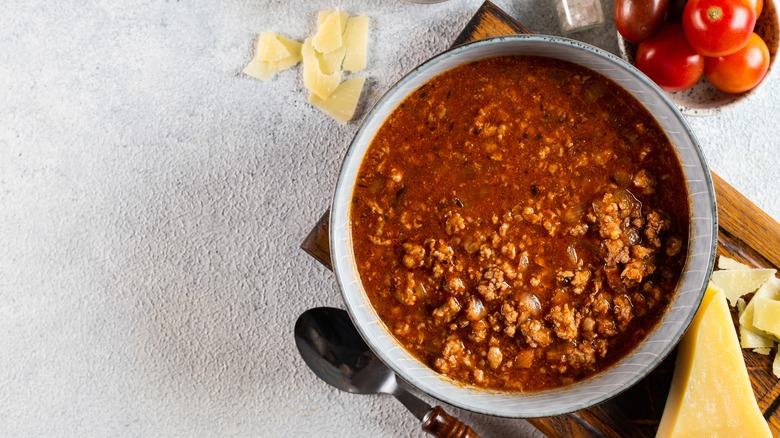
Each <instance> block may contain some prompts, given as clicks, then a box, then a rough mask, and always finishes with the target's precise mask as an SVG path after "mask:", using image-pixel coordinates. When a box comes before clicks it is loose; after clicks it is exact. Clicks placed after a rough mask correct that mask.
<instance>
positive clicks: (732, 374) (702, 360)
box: [656, 285, 772, 438]
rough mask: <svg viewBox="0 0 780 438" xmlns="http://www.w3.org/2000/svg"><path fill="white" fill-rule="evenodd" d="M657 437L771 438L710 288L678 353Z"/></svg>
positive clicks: (716, 293) (721, 302) (722, 307)
mask: <svg viewBox="0 0 780 438" xmlns="http://www.w3.org/2000/svg"><path fill="white" fill-rule="evenodd" d="M656 436H657V437H702V436H750V437H754V438H759V437H766V438H771V436H772V433H771V431H770V430H769V425H768V424H767V422H766V420H764V417H763V416H762V415H761V410H760V409H759V408H758V404H757V403H756V399H755V396H754V395H753V389H752V386H751V384H750V379H749V377H748V373H747V369H746V368H745V361H744V359H743V357H742V350H740V348H739V340H738V339H737V334H736V332H735V331H734V325H733V324H732V322H731V315H730V313H729V309H728V304H727V303H726V298H725V296H724V293H723V291H722V290H720V289H719V288H717V287H713V286H712V285H710V286H709V287H708V288H707V292H706V293H705V295H704V300H703V301H702V304H701V307H700V308H699V311H698V312H697V313H696V317H695V318H694V320H693V322H692V324H691V327H690V328H689V329H688V332H687V333H686V334H685V336H684V337H683V340H682V342H681V343H680V348H679V350H678V353H677V362H676V364H675V370H674V377H673V378H672V386H671V389H670V391H669V397H668V398H667V399H666V407H665V408H664V413H663V416H662V418H661V423H660V425H659V427H658V433H657V434H656Z"/></svg>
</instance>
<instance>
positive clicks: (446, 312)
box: [433, 297, 461, 325]
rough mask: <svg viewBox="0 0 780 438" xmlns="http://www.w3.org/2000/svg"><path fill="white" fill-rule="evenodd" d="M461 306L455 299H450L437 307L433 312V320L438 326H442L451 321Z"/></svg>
mask: <svg viewBox="0 0 780 438" xmlns="http://www.w3.org/2000/svg"><path fill="white" fill-rule="evenodd" d="M460 309H461V305H460V303H459V302H458V300H456V299H455V297H450V298H449V299H448V300H447V302H445V303H444V304H442V305H441V306H439V307H437V308H436V309H434V311H433V320H434V321H435V322H436V324H438V325H444V324H446V323H448V322H450V321H452V320H453V319H455V316H456V315H457V314H458V312H460Z"/></svg>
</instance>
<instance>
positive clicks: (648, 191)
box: [632, 169, 656, 195]
mask: <svg viewBox="0 0 780 438" xmlns="http://www.w3.org/2000/svg"><path fill="white" fill-rule="evenodd" d="M632 182H633V184H634V187H636V188H638V189H640V192H641V193H642V194H644V195H652V194H653V193H655V186H656V181H655V178H654V177H653V176H652V175H650V173H648V172H647V170H645V169H642V170H640V171H639V172H637V174H636V175H634V180H633V181H632Z"/></svg>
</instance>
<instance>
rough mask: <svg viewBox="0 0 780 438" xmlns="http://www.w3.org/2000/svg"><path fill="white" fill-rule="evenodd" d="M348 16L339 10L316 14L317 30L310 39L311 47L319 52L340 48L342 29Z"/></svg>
mask: <svg viewBox="0 0 780 438" xmlns="http://www.w3.org/2000/svg"><path fill="white" fill-rule="evenodd" d="M348 17H349V16H348V15H347V13H346V12H344V11H340V10H335V11H330V12H329V13H327V14H325V15H322V14H320V15H318V17H317V22H318V25H317V32H316V33H315V34H314V37H312V40H311V44H312V47H314V49H315V50H317V51H318V52H320V53H330V52H332V51H334V50H337V49H339V48H341V46H343V45H344V30H345V29H346V27H347V18H348ZM320 20H322V22H321V23H320Z"/></svg>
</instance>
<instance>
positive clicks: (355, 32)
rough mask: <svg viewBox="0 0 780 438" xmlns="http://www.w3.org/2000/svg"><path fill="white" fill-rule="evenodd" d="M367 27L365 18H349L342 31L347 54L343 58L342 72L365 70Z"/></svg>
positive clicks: (367, 20)
mask: <svg viewBox="0 0 780 438" xmlns="http://www.w3.org/2000/svg"><path fill="white" fill-rule="evenodd" d="M368 25H369V19H368V17H365V16H356V17H349V19H348V20H347V27H346V30H345V31H344V40H345V41H346V44H345V45H346V48H347V53H346V55H345V56H344V64H343V68H344V70H347V71H351V72H359V71H362V70H363V69H364V68H366V58H367V53H368Z"/></svg>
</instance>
